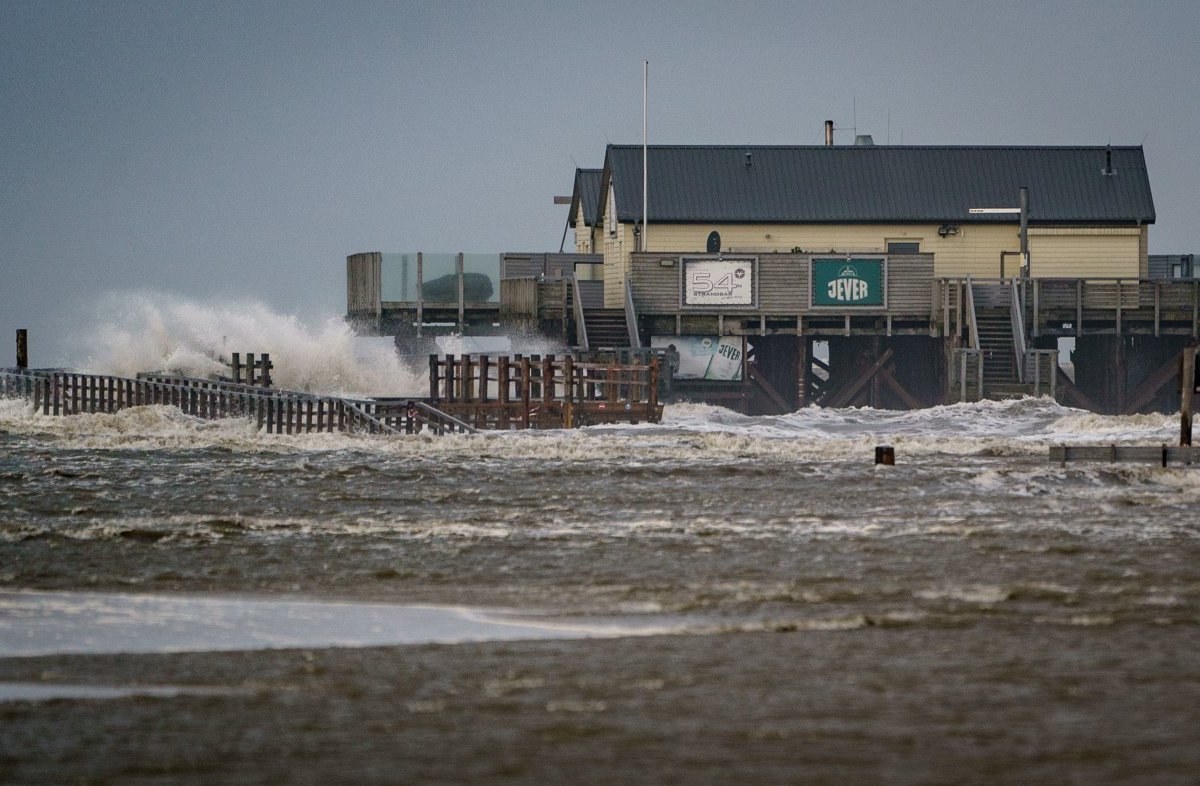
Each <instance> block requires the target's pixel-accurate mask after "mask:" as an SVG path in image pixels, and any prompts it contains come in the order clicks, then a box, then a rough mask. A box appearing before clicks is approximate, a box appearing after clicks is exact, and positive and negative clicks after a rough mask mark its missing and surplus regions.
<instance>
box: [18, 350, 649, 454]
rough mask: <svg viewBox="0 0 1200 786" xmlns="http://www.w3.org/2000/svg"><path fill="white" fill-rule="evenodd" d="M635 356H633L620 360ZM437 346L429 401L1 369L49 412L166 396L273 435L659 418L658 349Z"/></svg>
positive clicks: (167, 401)
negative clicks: (459, 350)
mask: <svg viewBox="0 0 1200 786" xmlns="http://www.w3.org/2000/svg"><path fill="white" fill-rule="evenodd" d="M621 360H633V361H634V362H620V361H621ZM640 360H641V358H621V357H619V356H617V355H613V356H610V357H608V358H590V357H584V358H583V359H578V358H576V357H573V356H565V357H561V358H558V357H555V356H554V355H515V356H512V357H509V356H496V357H492V356H488V355H477V356H472V355H462V356H458V357H456V356H454V355H447V356H445V357H444V358H443V357H439V356H437V355H434V356H431V357H430V363H429V374H430V376H429V391H430V396H429V399H428V400H421V399H413V398H396V399H388V398H376V399H351V398H342V397H335V396H317V395H311V394H308V393H299V392H295V391H287V390H278V389H275V388H264V387H261V386H259V385H246V384H242V383H238V382H230V381H225V380H208V379H193V378H190V377H176V376H168V375H163V374H139V375H138V376H137V378H134V379H131V378H127V377H111V376H101V375H95V374H79V373H76V372H73V371H56V370H22V369H3V370H0V393H2V394H3V395H5V396H7V397H20V398H25V399H28V400H30V401H32V402H33V404H34V406H35V407H36V408H37V409H38V410H40V411H41V412H42V413H43V414H45V415H77V414H85V413H112V412H118V411H120V410H123V409H128V408H130V407H140V406H150V405H163V406H172V407H177V408H178V409H179V410H180V411H182V412H183V413H185V414H187V415H191V416H194V417H198V418H204V419H207V420H215V419H218V418H231V417H234V418H249V419H250V420H252V421H254V422H255V423H256V424H257V426H258V427H259V428H260V429H264V430H265V431H266V432H267V433H268V434H312V433H323V432H359V433H366V434H384V435H400V434H415V433H417V432H419V431H428V432H431V433H434V434H439V435H441V434H453V433H472V432H475V431H477V430H479V429H528V428H575V427H578V426H587V425H594V424H599V423H642V422H647V423H657V422H659V421H660V420H661V419H662V404H660V403H659V364H658V359H657V358H656V357H653V356H650V357H648V360H647V362H639V361H640Z"/></svg>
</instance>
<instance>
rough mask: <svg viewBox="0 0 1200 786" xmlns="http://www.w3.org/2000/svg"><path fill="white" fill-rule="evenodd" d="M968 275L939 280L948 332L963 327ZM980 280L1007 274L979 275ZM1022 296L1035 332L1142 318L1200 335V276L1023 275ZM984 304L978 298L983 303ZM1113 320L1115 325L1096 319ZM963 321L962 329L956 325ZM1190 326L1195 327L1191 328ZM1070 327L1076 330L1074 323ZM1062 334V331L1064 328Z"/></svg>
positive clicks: (1155, 326) (1118, 325)
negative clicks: (1052, 325) (1050, 327)
mask: <svg viewBox="0 0 1200 786" xmlns="http://www.w3.org/2000/svg"><path fill="white" fill-rule="evenodd" d="M969 280H971V279H967V278H942V279H937V280H936V281H935V282H934V288H935V297H937V298H938V301H939V302H938V303H936V304H935V306H934V309H933V314H932V316H933V318H934V319H936V320H940V321H941V323H942V328H943V331H945V333H946V334H947V335H956V334H958V333H961V331H962V328H963V324H962V322H961V320H957V321H956V320H955V317H956V315H957V316H959V317H960V318H961V316H962V308H963V303H962V301H963V295H964V292H965V289H966V284H967V282H968V281H969ZM973 280H974V281H975V282H976V283H983V282H985V281H989V282H991V281H995V282H997V283H998V282H1000V281H1004V280H1005V279H986V280H985V279H973ZM1018 285H1019V287H1020V294H1021V297H1020V301H1021V303H1022V305H1023V312H1024V315H1025V318H1026V319H1028V320H1029V323H1030V328H1031V334H1032V336H1033V337H1035V338H1036V337H1037V336H1039V335H1041V332H1042V329H1043V328H1044V327H1045V325H1046V322H1047V320H1054V321H1055V322H1056V323H1059V322H1070V323H1072V326H1073V331H1074V334H1075V335H1079V334H1082V333H1085V332H1088V330H1087V329H1085V327H1084V323H1085V321H1086V322H1087V324H1088V325H1089V326H1090V329H1093V330H1098V331H1100V332H1108V333H1111V332H1113V330H1114V329H1115V330H1116V331H1117V332H1120V331H1121V329H1122V325H1123V323H1125V322H1132V321H1137V322H1138V323H1139V324H1140V325H1141V326H1142V328H1141V329H1142V330H1147V329H1149V330H1147V332H1151V331H1152V332H1153V334H1154V335H1159V334H1160V333H1161V332H1162V331H1163V330H1164V324H1165V323H1171V324H1170V325H1166V328H1167V329H1168V330H1170V331H1172V332H1175V333H1177V334H1178V333H1179V332H1180V330H1181V329H1182V330H1184V331H1186V332H1188V333H1190V334H1191V335H1192V336H1193V337H1200V279H1169V278H1031V279H1021V280H1020V281H1019V284H1018ZM977 305H978V304H977ZM1098 322H1111V323H1112V326H1109V325H1096V324H1095V323H1098ZM956 325H957V330H956V329H955V326H956ZM1189 326H1190V328H1189ZM1068 330H1071V328H1069V329H1068ZM1059 334H1060V335H1061V332H1060V333H1059Z"/></svg>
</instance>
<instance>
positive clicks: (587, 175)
mask: <svg viewBox="0 0 1200 786" xmlns="http://www.w3.org/2000/svg"><path fill="white" fill-rule="evenodd" d="M639 166H640V165H639ZM641 171H642V170H641V169H640V168H639V169H638V173H639V177H640V175H641ZM603 172H604V170H602V169H576V170H575V190H574V192H572V194H571V216H570V218H568V219H567V221H568V223H569V224H570V225H571V226H575V217H576V216H577V215H579V203H580V201H582V202H583V223H584V224H585V225H586V226H589V227H594V226H596V224H597V223H599V222H600V176H601V174H603Z"/></svg>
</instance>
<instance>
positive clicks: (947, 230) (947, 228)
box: [938, 224, 958, 237]
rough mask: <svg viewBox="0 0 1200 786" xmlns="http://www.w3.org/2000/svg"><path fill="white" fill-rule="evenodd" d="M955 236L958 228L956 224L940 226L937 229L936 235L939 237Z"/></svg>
mask: <svg viewBox="0 0 1200 786" xmlns="http://www.w3.org/2000/svg"><path fill="white" fill-rule="evenodd" d="M957 234H958V226H957V225H956V224H942V225H941V226H940V227H938V235H940V236H941V237H948V236H950V235H957Z"/></svg>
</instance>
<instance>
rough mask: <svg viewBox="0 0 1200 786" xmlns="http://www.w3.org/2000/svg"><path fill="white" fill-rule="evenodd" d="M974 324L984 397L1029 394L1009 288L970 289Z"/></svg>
mask: <svg viewBox="0 0 1200 786" xmlns="http://www.w3.org/2000/svg"><path fill="white" fill-rule="evenodd" d="M971 296H972V298H973V299H974V304H975V325H976V328H977V331H978V336H979V350H980V352H981V353H982V355H983V395H984V397H985V398H989V399H1003V398H1013V397H1017V396H1025V395H1032V394H1033V393H1034V390H1033V386H1032V385H1030V384H1025V383H1023V382H1022V381H1021V375H1020V372H1019V369H1018V368H1017V347H1016V339H1015V337H1014V335H1013V314H1012V297H1013V296H1012V289H1011V287H1010V286H1009V285H1008V284H995V283H979V282H976V283H974V284H972V286H971Z"/></svg>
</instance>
